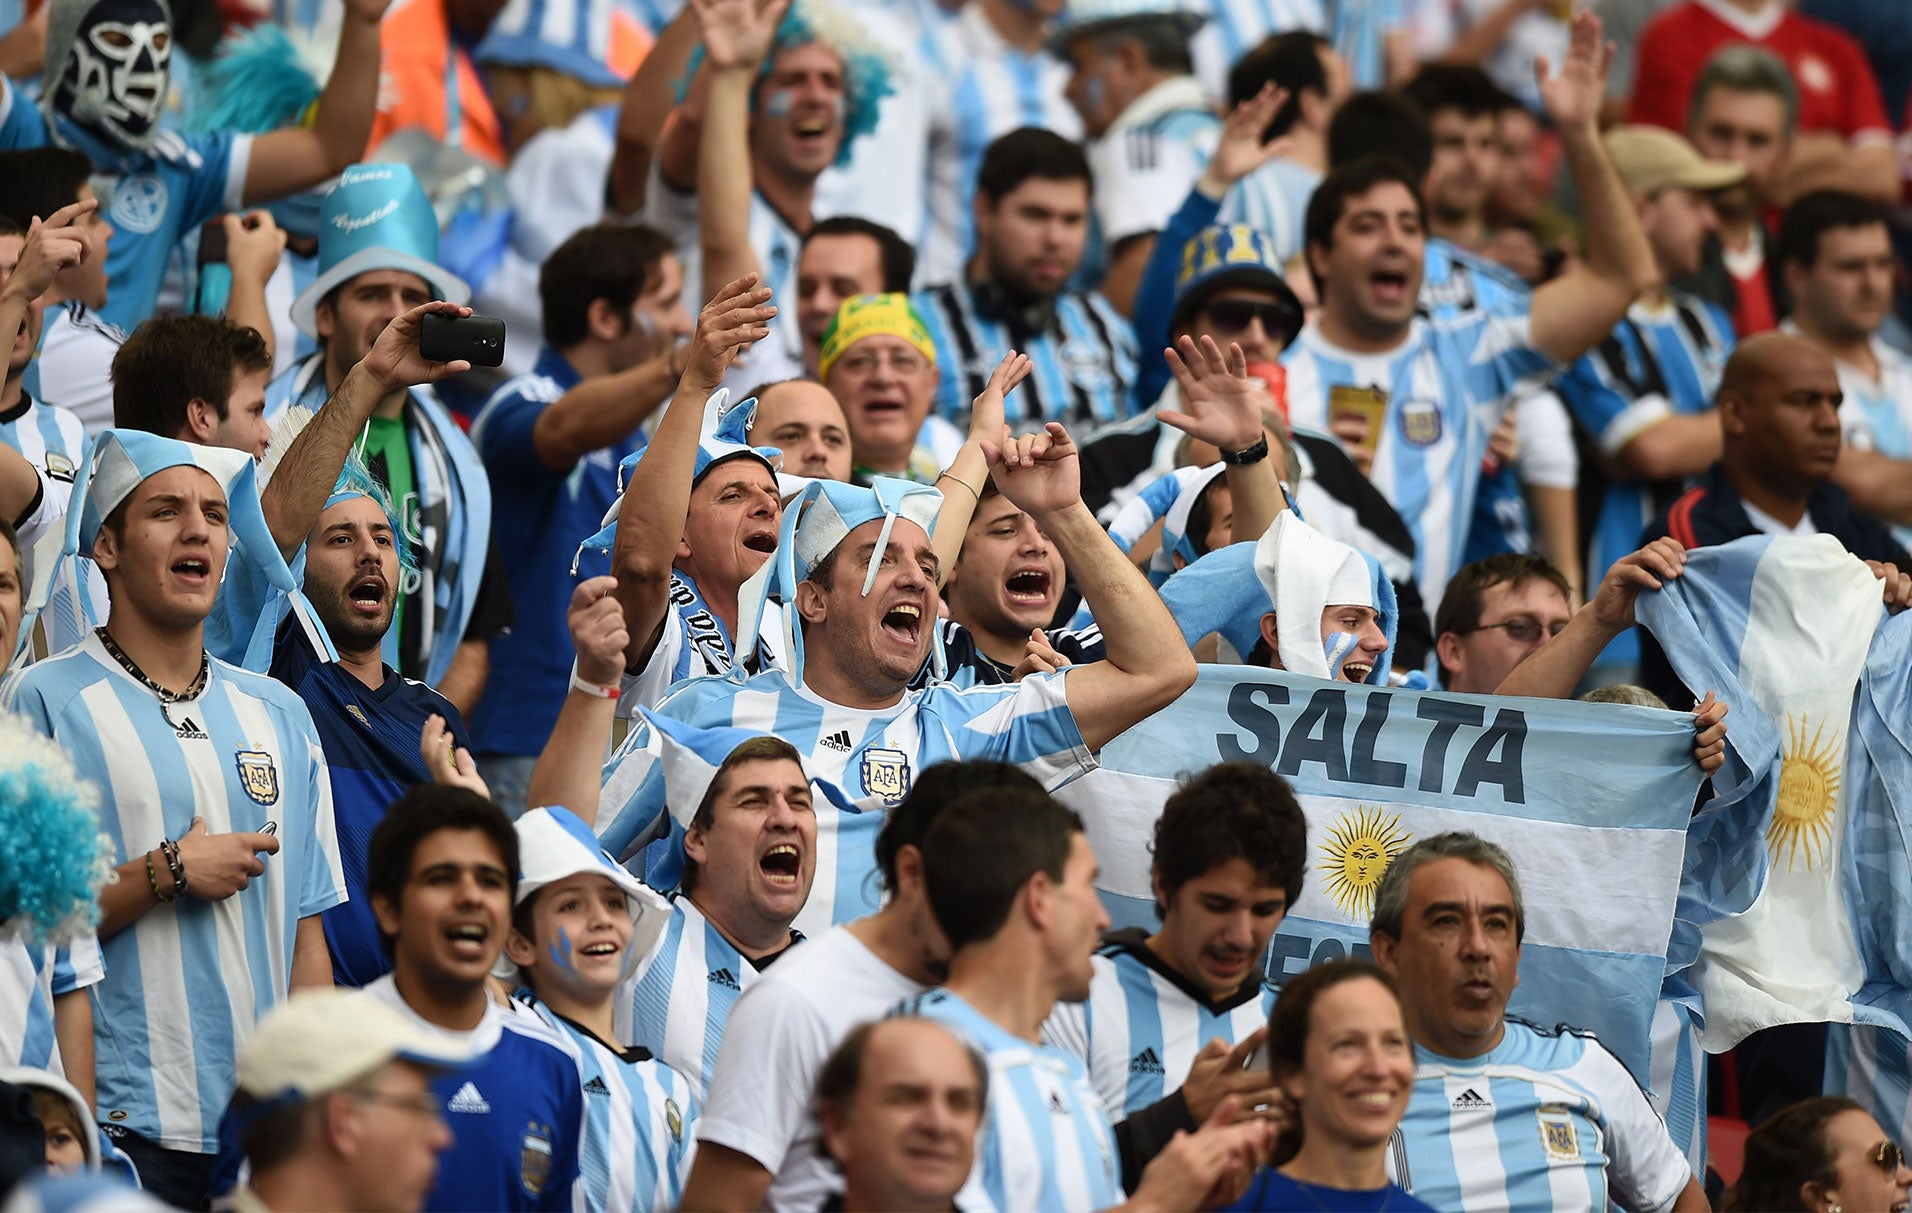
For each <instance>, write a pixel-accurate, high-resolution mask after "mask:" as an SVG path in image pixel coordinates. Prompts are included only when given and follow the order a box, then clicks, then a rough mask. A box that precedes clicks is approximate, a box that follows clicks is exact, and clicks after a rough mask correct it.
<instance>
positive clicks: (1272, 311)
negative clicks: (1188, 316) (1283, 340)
mask: <svg viewBox="0 0 1912 1213" xmlns="http://www.w3.org/2000/svg"><path fill="white" fill-rule="evenodd" d="M1202 310H1203V311H1205V312H1207V313H1208V319H1209V322H1210V324H1211V325H1212V327H1213V328H1214V329H1215V330H1216V331H1217V332H1219V333H1221V334H1223V335H1224V336H1230V337H1232V336H1234V335H1235V334H1236V333H1240V332H1244V331H1246V330H1247V328H1248V326H1249V324H1250V323H1251V322H1253V321H1256V320H1259V321H1261V327H1262V328H1263V329H1265V330H1267V332H1268V333H1269V335H1270V336H1281V335H1283V334H1285V333H1287V331H1288V330H1289V328H1290V327H1291V325H1292V323H1293V317H1292V315H1291V314H1290V313H1289V311H1288V309H1287V307H1286V306H1284V305H1282V304H1280V303H1273V302H1265V303H1264V302H1257V301H1253V300H1248V299H1218V300H1216V301H1215V302H1213V303H1211V304H1209V305H1208V306H1206V307H1204V308H1203V309H1202Z"/></svg>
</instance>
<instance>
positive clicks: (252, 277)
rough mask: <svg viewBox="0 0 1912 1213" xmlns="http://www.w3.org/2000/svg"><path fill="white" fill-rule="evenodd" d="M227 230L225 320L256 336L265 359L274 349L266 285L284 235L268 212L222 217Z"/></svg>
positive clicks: (276, 260)
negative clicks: (228, 279) (229, 278)
mask: <svg viewBox="0 0 1912 1213" xmlns="http://www.w3.org/2000/svg"><path fill="white" fill-rule="evenodd" d="M222 223H223V225H224V226H225V229H226V267H227V268H228V269H229V270H231V271H232V289H231V290H230V291H229V292H227V295H226V318H227V319H229V320H231V321H232V322H233V323H234V324H243V325H245V326H246V327H247V328H249V329H251V330H252V331H253V332H255V333H257V334H259V336H260V338H261V339H262V340H263V341H264V342H265V343H266V357H267V358H271V357H272V355H273V351H274V349H275V348H276V342H275V341H274V332H273V328H272V313H271V311H270V309H268V308H267V306H266V283H268V282H270V281H271V280H272V275H273V273H274V272H275V271H276V270H278V268H279V256H280V254H282V253H284V252H285V232H283V231H281V230H280V228H279V225H278V224H277V223H274V222H273V221H272V213H271V212H270V211H253V212H251V213H250V214H247V215H245V216H243V217H241V216H239V215H232V214H228V215H225V216H223V217H222Z"/></svg>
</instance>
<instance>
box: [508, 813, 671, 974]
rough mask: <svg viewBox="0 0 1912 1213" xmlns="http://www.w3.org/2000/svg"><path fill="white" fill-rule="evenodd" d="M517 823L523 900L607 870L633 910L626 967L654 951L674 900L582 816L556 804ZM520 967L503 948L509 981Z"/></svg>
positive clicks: (605, 874) (519, 901) (520, 896)
mask: <svg viewBox="0 0 1912 1213" xmlns="http://www.w3.org/2000/svg"><path fill="white" fill-rule="evenodd" d="M695 807H696V806H695V805H693V806H692V808H695ZM514 828H515V829H516V830H517V831H518V866H519V869H520V874H519V877H518V898H517V904H518V905H523V904H524V903H525V901H526V900H527V899H529V898H530V897H531V896H532V894H534V893H536V892H537V891H538V890H539V889H542V888H544V887H545V886H546V885H549V884H555V883H557V882H558V881H560V880H566V879H569V878H570V877H572V876H578V875H592V876H602V877H604V878H605V879H606V880H608V881H610V882H611V883H612V884H614V885H616V886H617V887H618V888H619V889H620V890H622V891H623V893H624V904H625V907H626V908H627V909H628V910H630V913H631V943H630V946H629V947H628V948H626V949H625V951H624V964H625V972H626V973H627V974H628V973H629V971H630V969H632V968H634V967H636V965H637V962H638V961H639V960H640V959H642V958H643V957H645V956H648V955H650V953H651V949H652V948H653V947H655V946H656V943H657V940H658V938H659V937H660V936H661V935H662V934H663V933H664V928H665V927H666V926H667V925H668V924H669V922H670V917H671V904H670V902H669V901H667V900H665V899H664V897H663V895H662V894H660V893H658V892H657V891H656V890H654V889H651V888H649V887H647V886H646V885H645V884H644V883H643V882H642V881H640V880H638V878H637V877H635V876H633V875H631V874H630V873H629V872H627V871H625V870H624V868H623V867H622V866H620V865H619V864H618V862H617V861H616V860H615V859H612V858H611V857H610V855H608V854H607V853H605V850H604V848H603V847H602V846H600V845H599V844H598V840H597V835H595V834H593V833H592V832H591V827H590V826H588V825H585V824H584V820H583V819H582V818H581V817H579V816H578V815H577V814H576V813H573V812H572V811H571V810H569V809H566V808H560V807H555V806H554V807H549V808H541V809H532V810H531V811H529V812H527V813H526V814H525V815H524V816H523V817H520V818H519V819H518V823H517V825H516V826H515V827H514ZM555 946H556V945H554V947H555ZM517 968H518V966H516V965H514V964H512V963H511V961H510V959H509V958H508V957H506V956H504V955H502V954H501V955H500V956H499V958H498V968H497V970H495V971H496V972H497V973H498V976H499V977H501V978H503V979H505V980H507V981H509V980H512V979H513V978H515V977H516V976H517Z"/></svg>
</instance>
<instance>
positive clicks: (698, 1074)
mask: <svg viewBox="0 0 1912 1213" xmlns="http://www.w3.org/2000/svg"><path fill="white" fill-rule="evenodd" d="M672 906H673V910H672V913H671V920H670V923H669V924H668V925H667V926H665V928H664V933H663V934H662V935H659V936H658V937H657V946H656V948H654V949H653V950H652V952H651V954H650V955H649V956H647V957H645V958H644V959H643V960H641V961H639V962H638V965H637V968H636V969H634V970H632V972H631V976H630V977H629V978H628V979H627V980H626V983H625V985H624V986H621V987H619V989H618V993H617V995H616V997H617V1037H618V1039H619V1040H628V1041H630V1042H631V1043H632V1044H636V1045H642V1046H643V1047H644V1048H646V1049H649V1050H650V1051H651V1053H652V1054H653V1055H655V1056H656V1057H658V1058H659V1059H660V1060H662V1061H663V1063H664V1064H665V1065H667V1066H669V1067H670V1068H671V1069H673V1070H675V1071H676V1072H677V1073H678V1074H679V1075H681V1076H682V1077H683V1079H684V1081H685V1082H687V1083H689V1084H690V1092H691V1095H692V1096H693V1097H694V1098H695V1099H697V1100H698V1101H699V1102H702V1101H703V1098H704V1094H705V1092H707V1091H709V1089H710V1076H711V1073H712V1071H714V1070H715V1069H716V1068H717V1049H718V1046H720V1045H721V1044H723V1041H724V1025H725V1024H727V1023H728V1022H729V1021H730V1009H731V1008H732V1007H734V1006H736V1005H737V999H738V998H739V997H741V996H742V995H743V992H744V991H745V990H747V989H749V988H750V986H751V983H752V982H754V981H756V979H757V974H758V972H759V971H760V970H759V964H761V965H763V966H768V965H770V964H771V963H772V962H774V961H776V960H779V959H781V958H782V957H783V956H784V955H785V954H786V953H787V952H788V950H789V949H787V948H786V949H785V950H784V951H783V952H778V953H776V954H775V955H773V956H768V957H765V958H764V960H762V961H761V962H753V961H750V960H747V959H745V957H744V955H743V953H741V952H739V951H738V950H737V947H736V945H735V944H733V943H731V942H730V941H729V940H728V939H725V938H724V935H723V932H721V931H719V930H718V929H717V928H716V926H715V925H714V924H713V923H712V922H711V921H710V919H708V918H705V917H704V913H703V911H702V910H699V909H698V908H697V906H696V904H695V903H693V902H692V901H691V899H690V898H688V897H678V898H675V899H674V900H673V902H672ZM791 935H792V940H791V942H792V944H793V945H794V944H796V943H799V942H801V940H802V937H801V936H800V935H798V934H797V932H794V931H793V932H791Z"/></svg>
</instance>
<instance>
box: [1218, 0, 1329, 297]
mask: <svg viewBox="0 0 1912 1213" xmlns="http://www.w3.org/2000/svg"><path fill="white" fill-rule="evenodd" d="M1217 7H1218V8H1219V7H1220V5H1219V4H1218V5H1217ZM1321 177H1322V174H1320V173H1317V172H1316V171H1314V170H1313V169H1311V168H1309V167H1308V166H1306V165H1304V164H1297V163H1295V162H1294V161H1293V160H1290V159H1288V158H1287V157H1285V156H1277V157H1275V158H1274V159H1273V160H1270V161H1269V162H1268V163H1266V164H1264V165H1262V166H1261V167H1260V168H1258V169H1256V170H1255V171H1254V172H1252V173H1250V174H1248V175H1247V176H1246V177H1243V178H1242V179H1241V180H1240V181H1237V182H1236V183H1235V186H1234V188H1233V189H1231V190H1229V191H1228V193H1227V194H1226V195H1224V196H1223V198H1222V209H1221V212H1220V214H1219V215H1218V216H1217V218H1216V220H1215V221H1216V222H1217V223H1224V224H1226V223H1246V224H1247V225H1248V226H1249V227H1252V228H1254V229H1255V230H1256V231H1258V232H1265V233H1266V234H1267V235H1268V237H1269V238H1270V239H1272V240H1273V241H1274V243H1275V256H1277V257H1280V258H1281V259H1282V260H1284V261H1286V260H1288V259H1289V258H1292V257H1296V256H1298V255H1300V253H1301V250H1302V249H1303V248H1304V247H1305V246H1306V245H1307V239H1306V237H1305V236H1304V235H1303V233H1302V229H1303V228H1304V227H1305V226H1306V224H1307V219H1308V199H1309V198H1312V197H1313V196H1314V192H1315V187H1316V186H1318V185H1320V184H1321Z"/></svg>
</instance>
